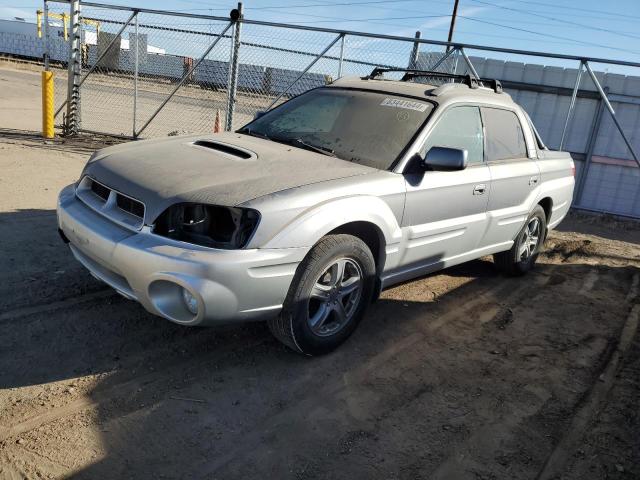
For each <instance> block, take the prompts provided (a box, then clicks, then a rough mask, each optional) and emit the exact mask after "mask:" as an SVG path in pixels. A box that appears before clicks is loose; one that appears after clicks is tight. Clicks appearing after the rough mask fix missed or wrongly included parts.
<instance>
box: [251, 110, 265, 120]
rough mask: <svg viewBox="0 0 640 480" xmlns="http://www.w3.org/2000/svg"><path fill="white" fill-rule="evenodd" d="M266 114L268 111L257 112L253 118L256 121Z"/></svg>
mask: <svg viewBox="0 0 640 480" xmlns="http://www.w3.org/2000/svg"><path fill="white" fill-rule="evenodd" d="M265 113H267V111H266V110H258V111H257V112H256V114H255V115H254V116H253V119H254V120H257V119H259V118H260V117H261V116H263V115H264V114H265Z"/></svg>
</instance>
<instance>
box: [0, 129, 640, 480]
mask: <svg viewBox="0 0 640 480" xmlns="http://www.w3.org/2000/svg"><path fill="white" fill-rule="evenodd" d="M94 148H96V142H95V141H94V140H91V141H81V140H78V141H69V142H66V143H63V142H62V141H59V140H56V141H53V142H49V143H48V144H44V143H43V142H42V141H41V140H39V139H38V138H37V137H36V136H31V135H28V134H25V133H21V132H12V131H9V130H6V129H5V130H3V131H2V132H0V172H2V173H1V174H0V238H2V255H0V389H1V390H0V477H1V478H10V479H13V478H67V477H78V478H92V479H93V478H194V477H195V478H221V479H222V478H224V479H227V478H265V477H271V478H292V479H321V478H327V479H328V478H331V479H335V478H349V479H353V478H380V479H389V478H407V479H416V478H430V479H445V478H446V479H450V478H456V479H458V478H461V479H466V478H468V479H513V478H542V479H551V478H568V479H578V478H638V477H640V442H638V438H639V433H640V417H639V411H638V407H637V400H638V397H639V394H640V377H639V375H638V373H639V369H640V342H639V340H638V335H636V326H637V322H638V314H639V312H640V300H639V295H638V290H639V278H640V225H639V224H638V223H634V222H622V221H615V220H611V219H606V218H602V217H591V216H582V215H572V217H571V218H569V219H567V221H565V222H564V224H563V225H562V229H561V231H557V232H553V233H552V234H551V236H550V238H549V239H548V242H547V245H546V251H545V253H544V254H543V255H542V256H541V258H540V260H539V265H538V267H537V268H536V270H535V271H534V272H532V273H531V274H530V275H528V276H526V277H524V278H517V279H508V278H505V277H503V276H501V275H500V274H498V273H497V272H496V271H495V269H494V268H493V264H492V263H491V261H490V259H483V260H478V261H475V262H471V263H469V264H467V265H463V266H460V267H457V268H452V269H448V270H446V271H443V272H441V273H439V274H435V275H430V276H428V277H425V278H422V279H419V280H416V281H414V282H410V283H407V284H404V285H401V286H399V287H396V288H394V289H391V290H389V291H386V292H384V294H383V296H382V298H381V299H380V300H379V301H378V302H377V303H376V304H374V305H373V306H372V307H371V309H370V311H369V313H368V315H367V317H366V319H365V321H364V322H363V324H362V325H361V326H360V327H359V329H358V331H357V332H356V333H355V335H354V336H353V337H352V338H351V339H350V340H349V341H348V342H347V343H346V344H345V345H343V346H342V348H340V349H339V350H338V351H336V352H335V353H333V354H331V355H328V356H325V357H322V358H313V359H308V358H302V357H300V356H298V355H296V354H293V353H291V352H289V351H288V350H287V349H285V348H284V347H282V346H281V345H280V344H279V343H277V342H276V341H275V340H274V339H272V337H271V336H270V335H269V332H268V330H267V328H266V326H265V325H263V324H249V325H242V326H237V327H225V328H213V329H193V328H192V329H190V328H185V327H180V326H177V325H173V324H170V323H169V322H166V321H164V320H162V319H160V318H156V317H153V316H151V315H149V314H148V313H146V312H145V311H144V310H143V309H142V308H141V307H140V306H138V305H137V304H136V303H133V302H130V301H127V300H125V299H123V298H120V297H119V296H118V295H116V294H114V293H113V292H112V291H111V290H109V289H107V288H105V286H104V285H102V284H100V283H99V282H97V281H96V280H94V279H93V278H92V277H91V276H90V275H89V274H88V273H87V272H85V271H84V270H83V269H82V268H81V267H80V266H79V265H78V264H77V263H76V262H75V261H74V260H73V258H72V256H71V254H70V253H69V251H68V250H67V248H66V246H65V245H64V244H63V243H62V242H61V241H60V239H59V238H58V236H57V232H56V220H55V201H56V194H57V192H58V191H59V190H60V188H62V186H64V185H65V184H67V183H70V182H72V181H74V180H75V179H76V178H77V177H78V174H79V173H80V170H81V168H82V166H83V163H84V161H85V159H86V157H87V156H88V154H89V152H90V151H92V150H93V149H94Z"/></svg>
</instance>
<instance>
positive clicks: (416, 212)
mask: <svg viewBox="0 0 640 480" xmlns="http://www.w3.org/2000/svg"><path fill="white" fill-rule="evenodd" d="M434 146H438V147H452V148H459V149H464V150H467V154H468V157H467V158H468V166H467V168H466V169H464V170H459V171H454V172H441V171H440V172H435V171H426V172H425V171H419V172H416V173H411V174H405V181H406V189H407V197H406V204H405V211H404V216H403V219H402V226H403V229H404V231H405V232H404V233H405V239H406V243H405V250H404V252H403V258H402V264H403V265H405V266H406V265H416V266H420V265H422V266H424V265H431V264H433V265H434V266H436V267H441V266H445V264H447V262H446V261H447V260H452V259H455V258H459V257H460V256H462V255H463V254H465V253H468V252H472V251H473V250H475V249H476V248H478V246H479V245H480V241H481V238H482V236H483V235H484V231H485V229H486V225H487V216H486V210H487V201H488V198H489V192H490V189H491V184H490V174H489V169H488V167H487V165H486V163H485V162H484V142H483V130H482V120H481V116H480V109H479V107H477V106H469V105H466V106H456V107H451V108H449V109H447V110H446V111H445V112H443V114H442V115H441V116H440V117H439V119H438V120H436V123H435V125H434V127H433V129H432V130H431V132H430V133H429V134H428V136H427V139H426V141H425V144H424V145H423V146H422V148H421V150H420V157H421V158H424V156H425V155H426V153H427V152H428V151H429V149H430V148H431V147H434ZM453 263H455V262H453ZM434 269H435V268H434Z"/></svg>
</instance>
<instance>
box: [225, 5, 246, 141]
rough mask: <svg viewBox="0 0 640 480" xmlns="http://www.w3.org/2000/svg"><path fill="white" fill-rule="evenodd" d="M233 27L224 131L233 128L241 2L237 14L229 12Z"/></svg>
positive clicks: (240, 27)
mask: <svg viewBox="0 0 640 480" xmlns="http://www.w3.org/2000/svg"><path fill="white" fill-rule="evenodd" d="M231 19H232V20H234V25H233V41H232V43H231V58H230V61H229V82H228V88H227V116H226V122H225V128H224V129H225V131H227V132H229V131H231V129H232V128H233V114H234V111H235V108H236V92H237V89H238V62H239V60H240V59H239V53H240V31H241V29H242V2H239V3H238V9H237V13H235V12H233V11H232V12H231Z"/></svg>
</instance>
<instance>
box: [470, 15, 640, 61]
mask: <svg viewBox="0 0 640 480" xmlns="http://www.w3.org/2000/svg"><path fill="white" fill-rule="evenodd" d="M458 16H459V17H460V18H465V19H466V20H471V21H472V22H478V23H485V24H487V25H493V26H495V27H501V28H508V29H509V30H516V31H518V32H526V33H531V34H533V35H539V36H543V37H550V38H557V39H558V40H568V41H571V42H575V43H581V44H582V45H588V46H590V47H599V48H608V49H610V50H618V51H621V52H627V53H633V54H635V55H640V52H636V51H634V50H627V49H626V48H619V47H612V46H610V45H602V44H599V43H594V42H585V41H584V40H574V39H573V38H567V37H561V36H559V35H551V34H550V33H540V32H536V31H534V30H527V29H524V28H518V27H512V26H510V25H503V24H501V23H495V22H490V21H488V20H480V19H479V18H473V17H467V16H464V15H458Z"/></svg>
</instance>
